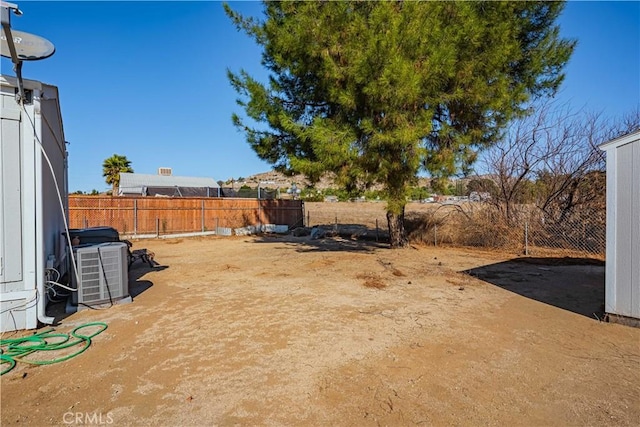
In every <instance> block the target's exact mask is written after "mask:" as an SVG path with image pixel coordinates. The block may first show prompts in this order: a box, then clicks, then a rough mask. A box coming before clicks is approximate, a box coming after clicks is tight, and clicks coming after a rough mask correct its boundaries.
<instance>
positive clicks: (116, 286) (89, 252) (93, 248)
mask: <svg viewBox="0 0 640 427" xmlns="http://www.w3.org/2000/svg"><path fill="white" fill-rule="evenodd" d="M73 252H74V256H75V260H76V266H77V270H78V278H77V279H76V277H75V273H74V271H73V270H72V271H71V272H70V273H71V277H72V279H73V280H72V284H73V285H74V288H76V289H77V290H78V291H77V292H72V295H73V298H72V301H73V303H74V304H75V305H78V304H84V305H94V304H103V303H108V302H112V303H113V302H116V301H117V300H120V299H122V298H125V297H128V296H129V272H128V268H127V266H128V263H127V244H126V243H123V242H109V243H100V244H97V245H89V246H80V247H76V248H74V249H73Z"/></svg>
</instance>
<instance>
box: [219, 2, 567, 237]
mask: <svg viewBox="0 0 640 427" xmlns="http://www.w3.org/2000/svg"><path fill="white" fill-rule="evenodd" d="M562 7H563V4H562V3H558V2H388V1H381V2H346V1H340V2H316V1H313V2H266V3H265V9H264V12H265V19H264V20H263V21H259V20H257V19H254V18H245V17H243V16H241V15H240V14H238V13H236V12H234V11H233V10H232V9H231V8H230V7H229V6H228V5H225V9H226V12H227V14H228V15H229V17H230V18H231V19H232V20H233V22H234V23H235V25H236V26H237V28H238V29H240V30H242V31H245V32H246V33H247V34H248V35H250V36H251V37H253V38H254V39H255V41H256V42H257V43H258V44H259V45H261V46H262V47H263V48H264V51H263V58H262V62H263V65H264V66H265V67H266V68H267V69H268V70H269V72H270V80H269V83H268V84H262V83H260V82H258V81H257V80H255V79H254V78H252V77H251V76H250V75H249V74H247V73H246V72H245V71H243V70H241V71H240V72H238V73H234V72H231V71H229V72H228V76H229V80H230V82H231V84H232V86H233V87H234V88H235V89H236V91H237V92H238V93H239V94H240V96H241V98H240V99H239V100H238V103H239V105H241V106H242V107H243V108H244V111H245V113H246V116H247V118H248V119H249V121H247V120H246V118H245V119H244V120H243V119H242V118H241V117H240V116H239V115H237V114H234V115H233V121H234V123H235V125H236V126H237V127H238V128H240V129H241V130H243V131H244V132H245V134H246V136H247V140H248V142H249V144H250V145H251V146H252V148H253V149H254V150H255V152H256V153H257V154H258V156H259V157H260V158H262V159H263V160H266V161H268V162H270V163H272V164H273V165H274V166H275V168H276V169H277V170H281V171H288V172H295V173H303V174H305V175H306V176H307V177H308V178H309V179H311V180H312V181H313V180H316V179H318V178H319V177H320V176H321V174H322V173H324V172H325V171H332V172H334V173H335V174H336V176H337V182H338V183H340V184H341V185H342V186H343V187H344V188H346V189H347V190H354V189H356V188H366V187H368V186H371V185H372V184H376V183H377V184H382V185H383V186H384V192H385V195H386V198H387V200H388V203H387V219H388V225H389V232H390V236H391V247H403V246H406V245H407V244H408V239H407V236H406V232H405V230H404V209H405V205H406V200H407V196H408V192H409V191H410V187H411V184H412V183H413V182H415V179H416V177H417V175H418V173H419V172H420V171H421V170H426V171H427V172H429V173H430V174H431V175H432V176H433V177H436V178H446V177H448V176H451V175H453V174H455V173H456V172H458V171H465V170H467V169H468V168H469V167H470V166H471V164H472V163H473V162H474V161H475V159H476V156H477V153H478V151H479V150H481V149H483V148H486V147H488V146H490V145H491V144H493V143H494V142H495V141H496V140H497V139H498V138H499V137H500V135H501V131H502V130H503V129H504V128H505V125H506V124H507V123H508V122H509V121H510V120H511V119H512V118H515V117H519V116H523V115H525V114H526V113H527V109H526V105H527V102H528V101H530V100H531V99H532V98H534V97H539V96H547V95H552V94H554V93H555V92H556V90H557V89H558V87H559V85H560V83H561V82H562V79H563V74H562V68H563V66H564V65H565V64H566V62H567V61H568V59H569V57H570V55H571V53H572V51H573V48H574V46H575V42H574V41H570V40H563V39H561V38H559V29H558V27H557V26H556V25H555V24H554V21H555V19H556V18H557V17H558V15H559V13H560V12H561V10H562ZM250 122H255V123H258V124H259V123H266V124H267V125H268V129H266V130H265V127H264V126H252V123H250Z"/></svg>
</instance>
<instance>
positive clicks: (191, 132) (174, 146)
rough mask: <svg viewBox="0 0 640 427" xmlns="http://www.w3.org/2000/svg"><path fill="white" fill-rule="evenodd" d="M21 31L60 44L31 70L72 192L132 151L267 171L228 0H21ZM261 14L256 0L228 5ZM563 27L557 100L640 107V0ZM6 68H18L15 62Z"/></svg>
mask: <svg viewBox="0 0 640 427" xmlns="http://www.w3.org/2000/svg"><path fill="white" fill-rule="evenodd" d="M12 2H13V3H17V4H18V5H19V7H20V9H21V10H22V11H23V12H24V15H23V16H21V17H16V16H13V17H12V28H14V29H16V30H21V31H26V32H30V33H34V34H37V35H40V36H42V37H45V38H47V39H48V40H50V41H51V42H53V43H54V44H55V46H56V53H55V54H54V55H53V56H52V57H50V58H48V59H45V60H42V61H33V62H27V63H25V65H24V67H23V76H24V77H25V78H28V79H33V80H40V81H43V82H46V83H50V84H53V85H56V86H58V88H59V91H60V101H61V109H62V114H63V119H64V129H65V137H66V139H67V141H69V142H70V145H69V146H68V151H69V191H70V192H73V191H76V190H82V191H91V190H92V189H97V190H98V191H104V190H106V189H108V188H109V186H108V185H107V184H106V183H105V182H104V178H103V177H102V162H103V161H104V159H105V158H107V157H109V156H111V155H112V154H114V153H117V154H121V155H125V156H127V158H128V159H129V160H131V162H132V166H133V168H134V170H135V171H136V172H138V173H150V174H155V173H157V168H158V167H171V168H173V173H174V175H181V176H206V177H212V178H214V179H215V180H227V179H229V178H231V177H234V178H238V177H247V176H249V175H253V174H255V173H260V172H266V171H268V170H270V169H271V167H270V165H269V164H267V163H265V162H263V161H261V160H260V159H258V157H257V156H256V155H255V153H254V152H253V151H252V150H251V148H250V147H249V145H248V144H247V143H246V141H245V139H244V136H243V134H241V133H239V132H238V131H237V130H236V128H235V127H234V126H233V125H232V124H231V118H230V117H231V113H232V112H234V111H235V112H241V111H240V110H239V107H238V106H236V104H235V99H236V97H237V96H236V93H235V92H234V91H233V89H232V88H231V87H230V85H229V83H228V81H227V78H226V70H227V68H229V69H231V70H233V71H238V70H239V69H241V68H244V69H246V70H247V71H248V72H249V73H250V74H251V75H254V76H256V77H258V78H260V79H264V77H265V76H266V73H265V71H264V70H263V69H262V68H261V66H260V54H261V51H260V49H259V47H258V46H256V45H255V44H254V43H253V41H252V40H251V39H249V38H248V37H247V36H245V35H244V34H243V33H239V32H238V31H236V29H235V27H233V26H232V25H231V23H230V21H229V19H228V18H227V17H226V15H225V14H224V11H223V8H222V3H221V2H217V1H216V2H213V1H194V2H182V1H173V2H163V1H147V2H129V1H127V2H106V1H105V2H76V1H71V2H56V1H22V2H20V1H17V0H13V1H12ZM229 3H230V5H231V7H232V8H233V9H235V10H238V11H241V12H242V13H244V14H251V15H257V14H260V11H261V10H262V5H261V4H260V3H257V2H229ZM559 24H560V26H561V34H562V36H564V37H570V38H576V39H578V47H577V49H576V51H575V53H574V56H573V57H572V59H571V61H570V63H569V64H568V66H567V67H566V74H567V76H566V80H565V82H564V84H563V86H562V89H561V91H560V93H559V94H558V96H557V98H558V101H559V102H561V103H568V105H569V106H570V107H571V108H572V109H587V110H589V111H598V112H603V113H604V114H605V115H607V116H612V117H616V116H619V115H621V114H623V113H625V112H627V111H630V110H632V109H634V108H637V107H638V105H639V104H640V2H637V1H635V2H568V3H567V4H566V7H565V10H564V13H563V15H562V16H561V17H560V20H559ZM1 67H2V73H3V74H10V75H13V71H12V65H11V62H10V61H9V60H7V59H5V58H3V59H2V63H1Z"/></svg>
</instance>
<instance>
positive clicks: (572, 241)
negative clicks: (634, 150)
mask: <svg viewBox="0 0 640 427" xmlns="http://www.w3.org/2000/svg"><path fill="white" fill-rule="evenodd" d="M384 208H385V204H384V203H335V204H332V203H325V204H321V203H306V204H305V215H306V224H307V226H317V225H334V226H338V227H339V226H345V225H352V224H360V225H365V226H367V227H369V228H370V229H375V230H376V231H377V232H378V231H380V232H381V233H382V234H384V233H385V232H386V231H387V219H386V214H385V210H384ZM514 210H515V212H512V213H511V215H510V216H511V218H512V219H511V220H510V221H506V220H505V219H504V218H505V215H504V212H501V211H500V208H499V207H498V206H496V205H493V204H490V203H487V202H460V203H426V204H421V203H409V204H408V205H407V208H406V211H405V228H406V230H407V232H408V234H409V239H410V241H412V242H415V243H421V244H426V245H435V246H441V245H447V246H471V247H483V248H492V249H500V250H505V251H509V252H513V253H515V254H519V255H520V254H522V255H529V256H590V257H599V258H604V256H605V248H606V217H605V213H606V212H605V208H604V207H601V208H593V207H585V208H582V209H578V210H575V211H574V212H572V213H571V214H569V215H565V216H560V217H559V218H558V215H554V214H551V215H550V214H549V213H545V212H543V211H542V210H540V209H538V208H536V207H535V206H533V205H519V206H515V207H514Z"/></svg>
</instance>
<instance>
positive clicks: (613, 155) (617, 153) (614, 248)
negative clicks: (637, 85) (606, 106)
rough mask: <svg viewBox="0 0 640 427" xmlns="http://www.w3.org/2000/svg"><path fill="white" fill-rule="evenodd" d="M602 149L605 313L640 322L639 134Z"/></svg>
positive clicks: (609, 144)
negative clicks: (604, 160) (604, 172)
mask: <svg viewBox="0 0 640 427" xmlns="http://www.w3.org/2000/svg"><path fill="white" fill-rule="evenodd" d="M601 148H602V149H603V150H605V151H606V154H607V260H606V273H605V274H606V291H605V311H606V312H607V313H609V314H615V315H619V316H625V317H630V318H635V319H640V132H635V133H633V134H630V135H627V136H624V137H622V138H618V139H616V140H614V141H611V142H609V143H607V144H604V145H603V146H602V147H601Z"/></svg>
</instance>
